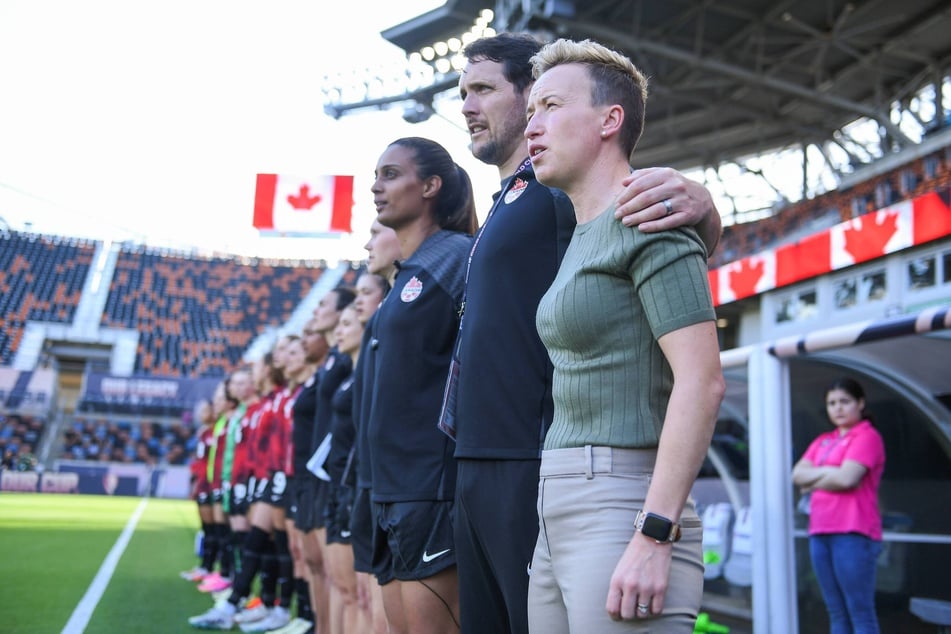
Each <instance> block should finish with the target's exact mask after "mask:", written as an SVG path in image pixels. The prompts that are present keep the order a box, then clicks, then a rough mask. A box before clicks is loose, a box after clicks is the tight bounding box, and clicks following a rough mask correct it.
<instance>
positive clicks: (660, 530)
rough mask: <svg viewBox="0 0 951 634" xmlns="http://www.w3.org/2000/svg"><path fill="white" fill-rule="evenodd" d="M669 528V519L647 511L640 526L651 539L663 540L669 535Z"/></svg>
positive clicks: (670, 525) (670, 524) (670, 526)
mask: <svg viewBox="0 0 951 634" xmlns="http://www.w3.org/2000/svg"><path fill="white" fill-rule="evenodd" d="M671 528H672V523H671V522H670V521H669V520H665V519H664V518H662V517H658V516H657V515H654V514H653V513H648V514H647V516H646V517H644V526H643V527H641V532H642V533H644V534H645V535H647V536H648V537H650V538H652V539H656V540H657V541H661V542H663V541H667V538H668V537H670V529H671Z"/></svg>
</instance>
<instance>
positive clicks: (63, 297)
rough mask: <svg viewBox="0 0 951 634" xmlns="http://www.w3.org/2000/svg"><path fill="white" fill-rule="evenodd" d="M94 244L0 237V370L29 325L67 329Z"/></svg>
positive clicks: (18, 235)
mask: <svg viewBox="0 0 951 634" xmlns="http://www.w3.org/2000/svg"><path fill="white" fill-rule="evenodd" d="M95 250H96V243H95V242H91V241H86V240H79V239H75V238H61V237H55V236H43V235H36V234H32V233H20V232H16V231H12V232H4V233H0V365H9V364H10V363H11V362H12V361H13V355H14V353H15V352H16V350H17V348H18V347H19V344H20V339H21V338H22V336H23V328H24V327H25V325H26V323H27V322H29V321H44V322H55V323H69V322H70V321H72V319H73V315H74V313H75V311H76V306H77V305H78V304H79V298H80V296H81V295H82V291H83V283H84V281H85V279H86V273H87V272H88V271H89V266H90V264H91V262H92V259H93V254H94V253H95Z"/></svg>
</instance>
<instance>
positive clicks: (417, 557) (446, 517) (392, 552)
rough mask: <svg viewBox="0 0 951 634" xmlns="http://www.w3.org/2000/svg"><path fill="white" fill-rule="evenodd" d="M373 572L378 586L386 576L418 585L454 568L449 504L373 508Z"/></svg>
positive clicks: (443, 502)
mask: <svg viewBox="0 0 951 634" xmlns="http://www.w3.org/2000/svg"><path fill="white" fill-rule="evenodd" d="M373 519H374V524H375V532H374V535H373V572H374V574H375V575H376V576H377V580H378V581H379V582H380V584H381V585H382V584H384V583H386V582H385V581H383V579H384V578H385V577H386V576H387V575H389V576H390V577H391V578H392V579H398V580H400V581H414V580H415V581H418V580H420V579H426V578H428V577H432V576H433V575H435V574H436V573H439V572H442V571H443V570H446V569H447V568H451V567H452V566H455V565H456V553H455V550H453V535H452V502H451V501H440V502H431V501H421V502H419V501H416V502H386V503H382V504H380V503H374V504H373Z"/></svg>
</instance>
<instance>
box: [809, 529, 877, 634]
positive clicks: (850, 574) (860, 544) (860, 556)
mask: <svg viewBox="0 0 951 634" xmlns="http://www.w3.org/2000/svg"><path fill="white" fill-rule="evenodd" d="M881 550H882V543H881V542H877V541H875V540H872V539H869V538H868V537H865V536H864V535H859V534H857V533H846V534H835V535H812V536H811V537H810V538H809V552H810V554H811V555H812V567H813V570H815V573H816V580H817V581H818V582H819V588H820V589H821V590H822V598H823V599H824V600H825V603H826V609H827V610H828V611H829V633H830V634H878V618H877V617H876V616H875V561H876V559H877V558H878V554H879V553H880V552H881Z"/></svg>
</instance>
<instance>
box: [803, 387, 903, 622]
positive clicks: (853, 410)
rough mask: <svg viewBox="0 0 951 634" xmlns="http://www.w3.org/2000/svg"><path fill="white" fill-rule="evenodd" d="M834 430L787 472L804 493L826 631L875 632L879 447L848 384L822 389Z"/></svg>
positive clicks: (858, 395)
mask: <svg viewBox="0 0 951 634" xmlns="http://www.w3.org/2000/svg"><path fill="white" fill-rule="evenodd" d="M825 399H826V412H827V413H828V415H829V420H830V421H831V422H832V424H833V425H834V426H835V429H834V430H832V431H829V432H826V433H824V434H822V435H820V436H819V437H818V438H816V439H815V440H814V441H812V444H810V445H809V448H808V449H807V450H806V453H805V454H803V457H802V459H801V460H800V461H799V462H797V463H796V466H795V467H794V468H793V473H792V477H793V482H794V483H795V484H796V485H797V486H799V487H800V489H801V491H802V493H803V495H810V496H811V500H810V509H809V536H810V538H809V551H810V553H811V555H812V566H813V569H814V570H815V573H816V579H817V580H818V582H819V587H820V589H821V590H822V596H823V599H824V600H825V603H826V609H827V610H828V612H829V631H830V632H831V634H868V633H877V632H878V631H879V629H878V619H877V618H876V615H875V561H876V559H877V558H878V554H879V552H880V551H881V547H882V546H881V544H882V517H881V514H880V513H879V510H878V485H879V482H881V479H882V471H883V470H884V468H885V445H884V444H883V443H882V437H881V436H880V435H879V433H878V431H876V429H875V428H874V427H872V423H871V421H870V420H869V417H868V416H867V415H866V414H865V392H864V391H863V390H862V386H861V385H859V384H858V383H857V382H856V381H854V380H852V379H839V380H838V381H836V382H835V383H833V384H832V385H831V386H829V388H828V389H827V390H826V397H825Z"/></svg>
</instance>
